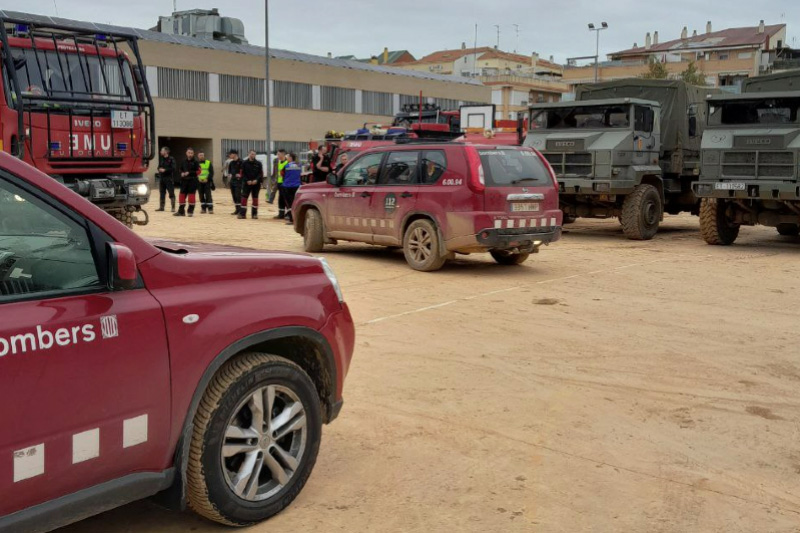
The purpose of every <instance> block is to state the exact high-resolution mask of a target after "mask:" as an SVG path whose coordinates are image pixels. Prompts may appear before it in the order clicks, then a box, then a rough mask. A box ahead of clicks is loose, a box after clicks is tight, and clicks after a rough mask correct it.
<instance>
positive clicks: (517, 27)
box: [513, 24, 519, 54]
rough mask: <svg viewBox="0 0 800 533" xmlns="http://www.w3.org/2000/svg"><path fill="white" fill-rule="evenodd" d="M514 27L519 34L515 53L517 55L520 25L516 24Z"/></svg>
mask: <svg viewBox="0 0 800 533" xmlns="http://www.w3.org/2000/svg"><path fill="white" fill-rule="evenodd" d="M513 26H514V29H515V30H516V32H517V44H516V46H514V53H515V54H516V53H517V50H518V49H519V24H514V25H513Z"/></svg>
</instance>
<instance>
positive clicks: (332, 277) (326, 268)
mask: <svg viewBox="0 0 800 533" xmlns="http://www.w3.org/2000/svg"><path fill="white" fill-rule="evenodd" d="M319 262H320V263H322V270H324V271H325V275H326V276H328V279H329V280H330V282H331V285H333V290H334V291H336V296H337V297H338V298H339V303H340V304H343V303H344V296H343V295H342V287H341V286H340V285H339V280H338V279H336V274H334V273H333V269H332V268H331V266H330V265H329V264H328V261H327V260H326V259H325V258H323V257H320V258H319Z"/></svg>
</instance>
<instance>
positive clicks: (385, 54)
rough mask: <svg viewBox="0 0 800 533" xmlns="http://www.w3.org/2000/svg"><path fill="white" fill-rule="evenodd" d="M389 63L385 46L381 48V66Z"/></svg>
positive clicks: (387, 50)
mask: <svg viewBox="0 0 800 533" xmlns="http://www.w3.org/2000/svg"><path fill="white" fill-rule="evenodd" d="M388 63H389V49H388V48H386V47H385V46H384V47H383V64H384V65H386V64H388Z"/></svg>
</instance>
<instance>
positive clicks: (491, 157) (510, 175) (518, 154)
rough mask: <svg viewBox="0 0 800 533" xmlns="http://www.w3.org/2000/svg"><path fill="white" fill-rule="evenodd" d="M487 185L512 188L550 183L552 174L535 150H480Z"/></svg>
mask: <svg viewBox="0 0 800 533" xmlns="http://www.w3.org/2000/svg"><path fill="white" fill-rule="evenodd" d="M478 155H480V157H481V163H482V165H483V172H484V177H485V180H486V185H489V186H492V185H495V186H501V187H502V186H510V185H525V184H536V183H548V182H550V174H549V172H548V171H547V168H546V167H545V166H544V164H543V163H542V161H541V160H540V159H539V156H538V155H536V152H534V151H533V150H525V149H523V150H519V149H507V150H501V149H496V150H478Z"/></svg>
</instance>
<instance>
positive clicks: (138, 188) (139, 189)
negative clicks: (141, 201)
mask: <svg viewBox="0 0 800 533" xmlns="http://www.w3.org/2000/svg"><path fill="white" fill-rule="evenodd" d="M129 190H130V191H131V194H132V195H134V196H147V195H148V194H150V187H148V186H147V185H146V184H144V183H140V184H139V185H134V186H132V187H131V188H130V189H129Z"/></svg>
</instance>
